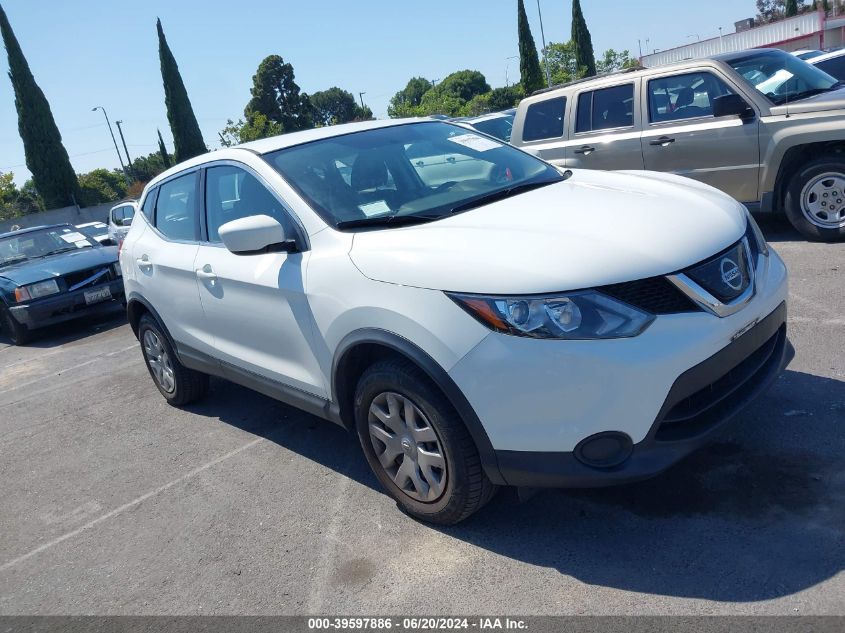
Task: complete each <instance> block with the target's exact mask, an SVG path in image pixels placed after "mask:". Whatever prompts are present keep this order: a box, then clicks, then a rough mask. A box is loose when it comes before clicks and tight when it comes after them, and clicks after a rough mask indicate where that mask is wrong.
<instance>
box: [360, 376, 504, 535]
mask: <svg viewBox="0 0 845 633" xmlns="http://www.w3.org/2000/svg"><path fill="white" fill-rule="evenodd" d="M355 422H356V427H357V431H358V438H359V440H360V441H361V446H362V448H363V449H364V455H365V456H366V458H367V461H368V462H369V464H370V467H371V468H372V469H373V472H374V473H375V475H376V477H377V478H378V480H379V481H380V482H381V484H382V486H384V488H385V489H386V490H387V492H388V493H389V494H390V496H392V497H393V498H394V499H395V500H396V501H397V502H398V504H399V506H400V507H401V508H402V509H404V510H405V511H406V512H407V513H409V514H411V515H413V516H414V517H416V518H419V519H422V520H423V521H428V522H431V523H439V524H442V525H451V524H454V523H458V522H459V521H462V520H463V519H465V518H466V517H468V516H469V515H470V514H472V513H473V512H475V511H476V510H478V509H480V508H481V507H482V506H483V505H484V504H485V503H487V501H489V500H490V499H491V498H492V496H493V494H494V493H495V491H496V487H495V486H494V485H493V484H492V483H491V482H490V480H489V479H488V478H487V476H486V475H485V474H484V470H483V469H482V467H481V459H480V458H479V455H478V450H477V449H476V447H475V444H474V442H473V440H472V437H471V436H470V434H469V432H468V431H467V429H466V426H464V424H463V422H462V421H461V419H460V417H459V416H458V414H457V412H456V411H455V409H454V407H452V406H451V404H450V403H449V401H448V400H446V398H445V397H444V396H443V394H442V393H440V391H439V390H438V389H437V388H436V387H435V386H434V385H433V384H432V383H431V381H430V380H429V379H428V377H427V376H426V375H425V374H424V373H423V372H422V371H420V370H419V369H418V368H417V367H416V366H415V365H413V364H412V363H410V362H409V361H405V360H400V359H396V360H387V361H381V362H378V363H376V364H374V365H373V366H371V367H370V368H369V369H367V370H366V371H365V372H364V374H363V376H361V379H360V380H359V382H358V388H357V390H356V393H355Z"/></svg>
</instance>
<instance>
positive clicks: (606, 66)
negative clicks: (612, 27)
mask: <svg viewBox="0 0 845 633" xmlns="http://www.w3.org/2000/svg"><path fill="white" fill-rule="evenodd" d="M637 66H639V61H637V60H636V59H633V58H632V57H631V52H630V51H627V50H624V51H620V52H616V51H615V50H613V49H612V48H609V49H607V50H606V51H605V52H604V55H602V57H601V59H599V60H598V61H597V62H596V70H597V71H598V72H599V73H610V72H613V71H615V70H623V69H625V68H636V67H637Z"/></svg>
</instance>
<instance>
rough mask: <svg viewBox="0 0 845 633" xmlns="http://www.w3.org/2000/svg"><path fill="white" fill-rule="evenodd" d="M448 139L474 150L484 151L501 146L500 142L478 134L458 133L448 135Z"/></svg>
mask: <svg viewBox="0 0 845 633" xmlns="http://www.w3.org/2000/svg"><path fill="white" fill-rule="evenodd" d="M449 140H450V141H452V142H453V143H457V144H458V145H463V146H464V147H468V148H470V149H474V150H475V151H476V152H486V151H487V150H491V149H496V148H498V147H501V146H502V143H499V142H497V141H494V140H493V139H492V138H484V137H483V136H478V134H459V135H458V136H452V137H450V138H449Z"/></svg>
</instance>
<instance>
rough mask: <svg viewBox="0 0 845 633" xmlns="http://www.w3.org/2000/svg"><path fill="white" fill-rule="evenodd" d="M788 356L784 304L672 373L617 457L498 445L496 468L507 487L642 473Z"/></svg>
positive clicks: (719, 422) (662, 466) (751, 392)
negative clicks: (588, 458) (649, 416)
mask: <svg viewBox="0 0 845 633" xmlns="http://www.w3.org/2000/svg"><path fill="white" fill-rule="evenodd" d="M793 356H794V350H793V349H792V345H791V344H790V343H789V341H788V340H787V337H786V304H785V303H782V304H780V306H779V307H778V308H777V309H776V310H775V311H774V312H772V313H771V314H770V315H769V316H768V317H766V318H765V319H764V320H763V321H761V322H759V323H758V324H757V325H755V326H754V327H753V328H752V329H750V330H749V331H748V332H746V333H744V334H743V335H742V336H740V337H739V338H737V339H736V340H735V341H733V342H732V343H731V344H729V345H728V346H727V347H725V348H723V349H722V350H721V351H719V352H717V353H716V354H714V355H713V356H711V357H710V358H708V359H707V360H705V361H703V362H702V363H699V364H698V365H696V366H695V367H693V368H691V369H689V370H687V371H686V372H684V373H683V374H682V375H681V376H680V377H678V379H677V380H676V381H675V382H674V384H673V385H672V388H671V389H670V390H669V395H668V396H667V397H666V400H665V401H664V402H663V406H662V407H661V408H660V412H659V413H658V415H657V418H656V419H655V420H654V423H653V424H652V426H651V428H650V430H649V432H648V435H647V436H646V437H645V439H643V440H642V441H641V442H638V443H637V444H635V445H633V447H631V448H630V452H629V453H626V454H625V455H626V457H625V459H624V461H622V462H621V463H619V464H616V465H614V466H612V467H608V468H600V467H594V466H589V465H587V464H585V463H584V462H583V461H582V459H583V456H581V455H579V454H578V452H577V450H576V451H572V452H546V451H508V450H500V451H496V458H497V461H498V465H499V471H500V472H501V474H502V477H503V478H504V480H505V481H506V482H507V483H508V484H509V485H512V486H526V487H559V488H585V487H596V486H609V485H615V484H621V483H628V482H632V481H638V480H641V479H647V478H649V477H652V476H654V475H656V474H658V473H660V472H662V471H664V470H666V469H667V468H669V467H670V466H671V465H673V464H674V463H676V462H677V461H679V460H680V459H682V458H683V457H685V456H686V455H688V454H689V453H691V452H693V451H694V450H696V449H698V448H700V447H701V446H703V445H705V444H707V443H708V441H709V440H710V438H711V436H712V435H713V434H714V433H716V432H717V430H718V429H719V428H721V427H722V426H724V424H725V423H726V422H727V421H728V420H730V419H731V418H732V417H733V416H735V415H736V414H737V413H739V412H740V411H741V410H742V409H743V408H744V407H745V406H746V405H748V404H749V403H750V402H751V401H752V400H754V399H755V398H756V397H757V396H758V395H760V394H761V393H762V392H763V391H765V390H766V388H768V387H769V386H770V385H771V384H772V383H773V382H774V381H775V379H776V378H777V377H778V376H779V375H780V374H781V372H782V371H783V370H784V368H785V367H786V366H787V365H788V364H789V362H790V361H791V360H792V357H793ZM582 444H583V442H582ZM579 457H581V458H580V459H579Z"/></svg>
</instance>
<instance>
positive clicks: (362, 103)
mask: <svg viewBox="0 0 845 633" xmlns="http://www.w3.org/2000/svg"><path fill="white" fill-rule="evenodd" d="M365 94H367V93H366V92H359V93H358V98H359V99H360V100H361V109H362V110H363V109H364V95H365Z"/></svg>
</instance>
